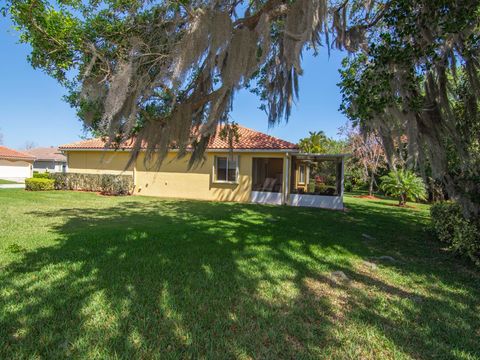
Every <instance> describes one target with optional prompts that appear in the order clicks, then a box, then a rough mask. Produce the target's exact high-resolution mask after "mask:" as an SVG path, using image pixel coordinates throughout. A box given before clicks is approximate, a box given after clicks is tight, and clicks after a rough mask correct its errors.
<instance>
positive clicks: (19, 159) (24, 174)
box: [0, 146, 35, 182]
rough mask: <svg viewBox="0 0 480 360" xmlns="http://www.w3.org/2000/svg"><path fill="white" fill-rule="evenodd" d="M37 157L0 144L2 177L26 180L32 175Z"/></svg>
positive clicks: (0, 172) (12, 179)
mask: <svg viewBox="0 0 480 360" xmlns="http://www.w3.org/2000/svg"><path fill="white" fill-rule="evenodd" d="M34 160H35V157H33V156H31V155H29V154H25V153H23V152H20V151H17V150H13V149H9V148H7V147H5V146H0V179H4V180H11V181H18V182H24V181H25V179H26V178H29V177H32V172H33V161H34Z"/></svg>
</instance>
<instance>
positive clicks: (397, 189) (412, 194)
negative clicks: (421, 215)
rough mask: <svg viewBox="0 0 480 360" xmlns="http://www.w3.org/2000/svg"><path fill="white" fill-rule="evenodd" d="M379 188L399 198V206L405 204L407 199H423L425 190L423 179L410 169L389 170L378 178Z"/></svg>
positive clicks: (425, 194) (425, 193)
mask: <svg viewBox="0 0 480 360" xmlns="http://www.w3.org/2000/svg"><path fill="white" fill-rule="evenodd" d="M380 179H381V180H382V183H381V184H380V188H381V189H382V190H383V191H384V192H385V193H386V194H387V195H391V196H393V197H396V198H398V199H399V203H398V205H399V206H405V204H406V203H407V201H408V200H425V199H426V196H427V191H426V190H425V184H424V183H423V180H422V179H421V178H420V177H418V176H417V175H415V173H414V172H412V171H406V170H398V171H397V172H393V171H391V172H390V173H388V175H385V176H382V177H381V178H380Z"/></svg>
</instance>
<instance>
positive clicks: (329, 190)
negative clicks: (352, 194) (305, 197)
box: [315, 184, 336, 196]
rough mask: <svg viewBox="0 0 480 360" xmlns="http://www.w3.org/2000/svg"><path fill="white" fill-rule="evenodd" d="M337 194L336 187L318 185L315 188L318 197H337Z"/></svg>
mask: <svg viewBox="0 0 480 360" xmlns="http://www.w3.org/2000/svg"><path fill="white" fill-rule="evenodd" d="M335 192H336V187H335V186H331V185H325V184H317V185H316V186H315V193H316V194H318V195H328V196H332V195H335Z"/></svg>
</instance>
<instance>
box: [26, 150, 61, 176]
mask: <svg viewBox="0 0 480 360" xmlns="http://www.w3.org/2000/svg"><path fill="white" fill-rule="evenodd" d="M25 152H26V153H28V154H30V155H32V156H34V157H35V162H34V163H33V171H38V172H40V173H42V172H49V173H54V172H66V171H67V157H66V156H65V155H63V154H62V153H61V152H60V151H59V150H58V148H56V147H53V146H51V147H39V148H34V149H30V150H26V151H25Z"/></svg>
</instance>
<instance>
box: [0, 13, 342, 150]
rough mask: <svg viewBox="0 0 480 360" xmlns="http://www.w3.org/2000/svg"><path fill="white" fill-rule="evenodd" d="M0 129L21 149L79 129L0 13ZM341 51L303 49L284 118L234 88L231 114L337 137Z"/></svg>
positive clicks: (64, 138)
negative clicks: (294, 96)
mask: <svg viewBox="0 0 480 360" xmlns="http://www.w3.org/2000/svg"><path fill="white" fill-rule="evenodd" d="M0 54H1V56H0V133H1V134H3V145H4V146H8V147H10V148H13V149H24V148H25V146H26V144H27V143H33V144H34V145H35V146H58V145H61V144H66V143H69V142H73V141H77V140H79V139H80V137H81V136H82V135H84V134H83V132H82V125H81V123H80V121H79V120H78V118H77V117H76V114H75V110H74V109H72V108H70V106H69V105H68V104H67V103H66V102H65V101H64V100H63V99H62V97H63V96H64V95H65V94H66V91H65V89H63V88H62V87H61V86H60V85H59V84H58V83H57V82H56V81H55V80H53V79H52V78H50V77H49V76H47V75H46V74H44V73H43V72H42V71H41V70H38V69H37V70H35V69H33V68H32V66H31V65H30V64H29V63H28V61H27V56H28V54H29V47H28V45H25V44H20V43H19V42H18V33H16V31H15V30H14V29H12V24H11V23H10V22H9V20H8V19H6V18H4V17H1V16H0ZM344 56H345V54H344V53H341V52H335V51H333V52H332V53H331V55H330V57H328V55H327V51H326V50H325V49H320V54H319V55H318V56H317V57H314V56H312V55H311V54H306V55H305V56H304V59H303V63H302V66H303V70H304V74H303V76H302V77H301V78H300V98H299V99H298V101H297V102H296V104H295V105H294V107H293V109H292V114H291V117H290V120H289V121H288V123H282V124H280V125H278V126H276V127H274V128H269V127H268V121H267V116H266V114H265V113H264V112H263V111H261V110H259V109H258V107H259V106H260V102H259V100H258V98H257V97H256V96H255V95H253V94H251V93H250V92H249V91H246V90H242V91H240V92H239V93H237V96H236V98H235V101H234V104H233V112H232V113H231V119H232V120H233V121H236V122H237V123H239V124H241V125H244V126H246V127H249V128H252V129H256V130H258V131H262V132H265V133H267V134H270V135H273V136H276V137H279V138H281V139H284V140H289V141H292V142H298V140H299V139H301V138H302V137H305V136H308V132H309V131H318V130H323V131H325V133H326V134H327V135H328V136H330V137H335V138H337V137H338V128H339V127H340V126H343V125H344V124H345V123H346V122H347V119H346V118H345V116H344V115H343V114H341V113H340V112H339V111H338V108H339V106H340V101H341V94H340V90H339V88H338V87H337V85H336V84H337V83H338V82H339V80H340V77H339V74H338V69H339V67H340V62H341V60H342V58H343V57H344Z"/></svg>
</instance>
